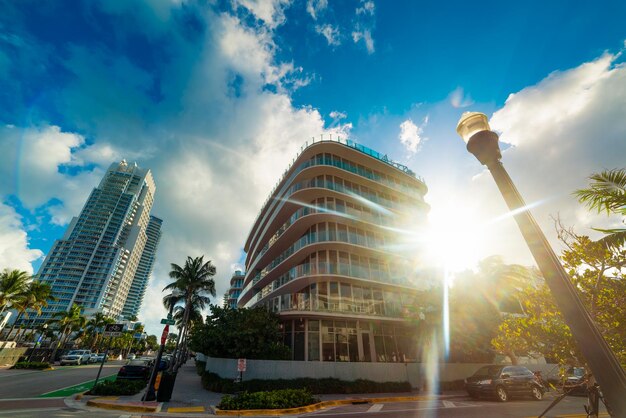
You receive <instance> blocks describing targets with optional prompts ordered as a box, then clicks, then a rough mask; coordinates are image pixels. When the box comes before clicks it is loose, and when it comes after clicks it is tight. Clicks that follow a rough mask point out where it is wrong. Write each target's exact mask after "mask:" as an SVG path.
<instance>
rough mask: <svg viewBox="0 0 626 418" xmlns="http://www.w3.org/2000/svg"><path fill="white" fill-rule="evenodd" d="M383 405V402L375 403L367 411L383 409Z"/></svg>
mask: <svg viewBox="0 0 626 418" xmlns="http://www.w3.org/2000/svg"><path fill="white" fill-rule="evenodd" d="M383 405H384V404H382V403H375V404H374V405H372V406H370V409H368V410H367V412H379V411H380V410H381V409H383Z"/></svg>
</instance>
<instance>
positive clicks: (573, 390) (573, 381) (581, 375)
mask: <svg viewBox="0 0 626 418" xmlns="http://www.w3.org/2000/svg"><path fill="white" fill-rule="evenodd" d="M586 375H587V372H586V371H585V369H584V367H570V368H569V369H568V370H567V372H565V376H564V381H563V391H565V392H567V393H568V394H569V395H583V396H586V395H587V376H586Z"/></svg>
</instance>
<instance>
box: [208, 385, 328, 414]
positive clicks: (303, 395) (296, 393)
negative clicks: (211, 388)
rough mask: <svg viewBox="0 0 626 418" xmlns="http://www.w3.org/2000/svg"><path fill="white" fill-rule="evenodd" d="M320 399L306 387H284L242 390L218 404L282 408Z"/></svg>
mask: <svg viewBox="0 0 626 418" xmlns="http://www.w3.org/2000/svg"><path fill="white" fill-rule="evenodd" d="M319 401H320V400H319V399H318V398H316V397H314V396H313V395H312V394H311V392H309V391H308V390H306V389H283V390H274V391H265V392H253V393H249V392H242V393H240V394H238V395H237V396H229V395H225V396H223V397H222V400H221V402H220V403H219V405H218V406H217V407H218V408H220V409H229V410H238V409H282V408H297V407H299V406H305V405H310V404H313V403H317V402H319Z"/></svg>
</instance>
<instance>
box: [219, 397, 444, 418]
mask: <svg viewBox="0 0 626 418" xmlns="http://www.w3.org/2000/svg"><path fill="white" fill-rule="evenodd" d="M433 398H434V397H433V396H397V397H386V398H353V399H337V400H334V401H322V402H318V403H314V404H311V405H307V406H301V407H298V408H285V409H240V410H225V409H218V408H215V415H230V416H250V415H274V416H279V415H283V414H298V413H302V412H313V411H318V410H320V409H324V408H327V407H329V406H339V405H351V404H353V403H389V402H408V401H425V400H429V399H433Z"/></svg>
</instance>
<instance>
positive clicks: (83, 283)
mask: <svg viewBox="0 0 626 418" xmlns="http://www.w3.org/2000/svg"><path fill="white" fill-rule="evenodd" d="M155 189H156V187H155V184H154V180H153V178H152V173H151V172H150V170H148V169H142V168H139V167H138V166H137V164H128V163H127V162H126V161H125V160H122V161H121V162H120V163H114V164H112V165H111V166H110V167H109V169H108V170H107V172H106V174H105V175H104V178H103V179H102V181H101V182H100V184H99V185H98V187H96V188H94V189H93V191H92V192H91V194H90V195H89V198H88V199H87V203H85V206H84V207H83V209H82V211H81V212H80V215H79V216H78V217H75V218H73V219H72V221H71V223H70V225H69V227H68V228H67V230H66V231H65V235H64V236H63V238H62V239H60V240H57V241H56V242H55V243H54V245H53V246H52V249H51V250H50V252H49V253H48V256H47V257H46V259H45V261H44V262H43V264H42V265H41V267H40V269H39V272H38V273H37V278H38V279H39V280H41V281H42V282H46V283H49V284H50V286H51V287H52V293H53V295H54V297H55V298H56V300H55V301H54V302H51V303H50V305H49V306H48V307H47V308H45V309H44V310H43V314H42V315H41V316H39V317H36V318H35V317H34V316H31V318H32V319H33V321H32V322H43V321H46V320H48V319H50V317H51V316H52V314H53V313H54V312H59V311H65V310H67V309H69V307H70V306H71V305H72V304H74V303H76V304H78V305H81V306H82V307H83V308H84V313H85V314H86V315H91V314H93V313H95V312H102V313H104V314H105V315H108V316H111V317H114V318H119V317H121V316H122V312H123V310H124V307H125V304H126V301H127V297H128V294H129V290H130V289H131V287H133V284H134V283H133V282H134V280H135V279H138V281H137V286H134V287H133V288H135V287H136V288H138V289H145V283H142V281H145V280H144V279H146V278H147V275H146V274H144V273H145V269H144V267H146V266H148V264H150V267H151V265H152V260H148V258H153V257H154V252H155V250H156V245H157V243H158V235H159V230H160V225H161V222H160V220H159V221H158V222H157V221H156V218H155V222H154V224H153V226H152V228H151V227H150V210H151V209H152V203H153V201H154V193H155ZM155 233H156V240H155V239H154V235H155ZM153 241H154V242H153ZM146 242H148V245H147V251H148V254H147V255H146V257H147V258H146V262H145V263H144V262H143V261H144V260H143V254H144V249H145V248H146ZM139 266H141V269H140V271H139V274H138V267H139ZM148 274H149V273H148ZM142 292H143V290H142ZM138 293H139V292H138ZM140 299H141V298H139V303H140ZM129 306H130V305H129ZM129 309H131V308H129ZM133 309H134V308H133ZM28 322H31V321H28Z"/></svg>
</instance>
